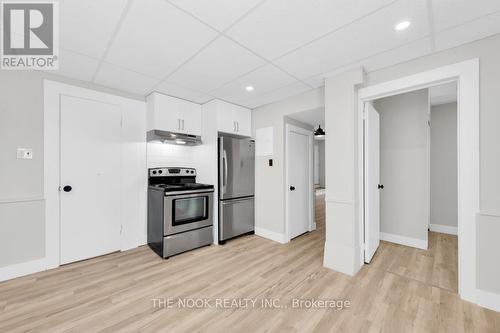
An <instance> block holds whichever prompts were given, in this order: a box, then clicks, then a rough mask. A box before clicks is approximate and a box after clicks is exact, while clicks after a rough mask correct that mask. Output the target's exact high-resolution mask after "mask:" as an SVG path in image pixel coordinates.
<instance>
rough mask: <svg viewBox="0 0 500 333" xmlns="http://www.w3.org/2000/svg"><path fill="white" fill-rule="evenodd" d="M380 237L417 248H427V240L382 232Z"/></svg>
mask: <svg viewBox="0 0 500 333" xmlns="http://www.w3.org/2000/svg"><path fill="white" fill-rule="evenodd" d="M380 239H381V240H384V241H386V242H391V243H396V244H401V245H406V246H411V247H416V248H417V249H422V250H427V240H423V239H418V238H411V237H406V236H400V235H396V234H388V233H386V232H381V233H380Z"/></svg>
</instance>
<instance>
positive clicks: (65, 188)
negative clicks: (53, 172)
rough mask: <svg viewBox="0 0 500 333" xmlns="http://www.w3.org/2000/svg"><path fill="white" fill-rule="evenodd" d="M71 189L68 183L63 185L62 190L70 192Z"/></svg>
mask: <svg viewBox="0 0 500 333" xmlns="http://www.w3.org/2000/svg"><path fill="white" fill-rule="evenodd" d="M72 189H73V188H72V187H71V186H69V185H66V186H64V187H63V191H64V192H70V191H71V190H72Z"/></svg>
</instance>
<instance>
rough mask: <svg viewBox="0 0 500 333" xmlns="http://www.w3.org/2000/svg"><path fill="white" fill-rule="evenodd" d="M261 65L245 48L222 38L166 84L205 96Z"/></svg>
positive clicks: (261, 61)
mask: <svg viewBox="0 0 500 333" xmlns="http://www.w3.org/2000/svg"><path fill="white" fill-rule="evenodd" d="M264 63H265V61H264V60H262V59H261V58H259V57H257V56H255V55H254V54H252V53H251V52H250V51H248V50H246V49H245V48H243V47H241V46H239V45H238V44H236V43H234V42H232V41H231V40H229V39H227V38H225V37H220V38H218V39H217V40H216V41H215V42H213V43H212V44H210V45H209V46H208V47H207V48H205V49H204V50H203V51H201V52H200V53H199V54H197V55H196V56H195V57H194V58H193V59H191V60H190V61H189V62H188V63H186V64H185V65H184V66H182V67H181V68H180V69H179V70H178V71H176V72H175V73H174V74H173V75H172V76H170V77H168V78H167V80H166V81H168V82H169V83H172V84H176V85H179V86H182V87H186V88H188V89H191V90H195V91H200V92H202V93H208V92H209V91H212V90H214V89H217V88H218V87H220V86H222V85H223V84H225V83H227V82H229V81H231V80H234V79H236V78H238V77H239V76H241V75H243V74H245V73H248V72H250V71H252V70H254V69H255V68H257V67H259V66H262V65H263V64H264Z"/></svg>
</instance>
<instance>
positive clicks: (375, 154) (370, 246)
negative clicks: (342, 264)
mask: <svg viewBox="0 0 500 333" xmlns="http://www.w3.org/2000/svg"><path fill="white" fill-rule="evenodd" d="M364 147H365V166H364V167H365V186H364V188H365V262H366V263H369V262H370V261H371V260H372V258H373V255H374V254H375V251H377V248H378V246H379V244H380V190H379V188H378V187H379V184H380V118H379V114H378V112H377V110H375V108H374V107H373V105H372V104H371V103H365V145H364Z"/></svg>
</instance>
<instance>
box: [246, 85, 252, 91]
mask: <svg viewBox="0 0 500 333" xmlns="http://www.w3.org/2000/svg"><path fill="white" fill-rule="evenodd" d="M245 90H246V91H253V87H252V86H246V87H245Z"/></svg>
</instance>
